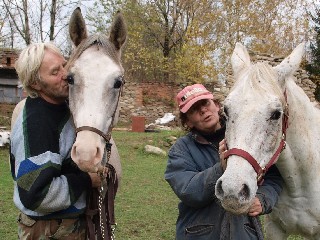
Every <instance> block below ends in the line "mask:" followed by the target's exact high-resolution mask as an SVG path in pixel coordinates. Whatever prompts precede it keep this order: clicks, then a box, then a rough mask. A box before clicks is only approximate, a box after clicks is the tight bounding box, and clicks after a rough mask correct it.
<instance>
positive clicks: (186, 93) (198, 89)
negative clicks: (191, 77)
mask: <svg viewBox="0 0 320 240" xmlns="http://www.w3.org/2000/svg"><path fill="white" fill-rule="evenodd" d="M202 99H213V95H212V93H211V92H209V91H208V90H207V89H206V88H205V87H204V86H203V85H202V84H194V85H191V86H187V87H185V88H184V89H182V90H181V91H180V92H179V93H178V95H177V96H176V101H177V103H178V106H179V109H180V112H182V113H186V112H187V111H188V110H189V109H190V108H191V106H192V105H193V104H194V103H196V102H197V101H199V100H202Z"/></svg>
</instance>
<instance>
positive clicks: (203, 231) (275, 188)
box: [165, 129, 283, 240]
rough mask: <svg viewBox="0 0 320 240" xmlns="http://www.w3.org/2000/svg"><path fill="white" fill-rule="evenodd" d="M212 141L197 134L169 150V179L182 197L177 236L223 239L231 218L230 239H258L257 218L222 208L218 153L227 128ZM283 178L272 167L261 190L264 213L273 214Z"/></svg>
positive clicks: (180, 238) (179, 238) (166, 175)
mask: <svg viewBox="0 0 320 240" xmlns="http://www.w3.org/2000/svg"><path fill="white" fill-rule="evenodd" d="M216 135H217V136H216V137H215V136H213V139H214V141H213V142H211V141H210V142H208V141H206V139H205V138H203V137H202V136H200V135H197V134H195V133H188V134H187V135H186V136H183V137H181V138H179V139H178V140H177V142H176V143H175V144H174V145H173V146H172V147H171V149H170V150H169V154H168V155H169V159H168V164H167V169H166V172H165V179H166V180H167V181H168V183H169V184H170V186H171V188H172V189H173V191H174V192H175V194H176V195H177V196H178V198H179V199H180V200H181V202H180V203H179V206H178V207H179V216H178V219H177V224H176V239H177V240H182V239H188V240H193V239H194V240H209V239H210V240H215V239H220V233H221V227H222V221H223V220H224V221H228V223H227V224H229V226H230V232H229V233H228V235H229V236H228V239H236V240H242V239H244V240H247V239H258V236H257V233H256V231H255V229H254V224H253V222H252V221H253V218H252V217H249V216H247V215H233V214H231V213H227V214H226V211H225V210H224V209H223V208H222V206H221V204H220V202H219V201H218V199H217V198H216V197H215V184H216V181H217V180H218V179H219V178H220V177H221V175H222V174H223V171H222V168H221V165H220V159H219V154H218V143H219V141H221V140H222V139H223V138H224V129H221V131H220V133H216ZM282 182H283V180H282V177H281V175H280V173H279V171H278V169H277V168H276V166H272V167H271V168H270V169H269V171H268V173H267V174H266V176H265V180H264V183H263V185H262V186H260V187H259V189H258V191H257V197H258V198H259V200H260V202H261V204H262V208H263V214H266V213H270V212H271V211H272V208H273V207H274V205H275V204H276V202H277V200H278V196H279V194H280V192H281V190H282Z"/></svg>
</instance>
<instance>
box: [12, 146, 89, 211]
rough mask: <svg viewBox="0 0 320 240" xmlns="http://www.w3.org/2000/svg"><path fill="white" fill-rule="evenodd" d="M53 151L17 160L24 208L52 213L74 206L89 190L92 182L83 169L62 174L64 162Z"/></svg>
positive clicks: (17, 180) (17, 179)
mask: <svg viewBox="0 0 320 240" xmlns="http://www.w3.org/2000/svg"><path fill="white" fill-rule="evenodd" d="M59 158H60V156H59V155H58V154H54V153H51V152H46V153H43V154H41V155H39V156H35V157H30V158H28V159H22V160H21V159H16V161H18V162H20V161H21V163H20V164H18V169H17V176H16V182H17V186H18V191H19V196H20V201H21V203H22V204H23V205H24V207H25V208H27V209H30V210H33V211H37V212H40V213H52V212H56V211H59V210H63V209H66V208H68V207H70V206H72V205H73V204H74V203H75V202H76V201H77V200H78V199H79V197H80V195H81V194H82V193H83V192H85V191H86V190H88V189H89V188H90V185H91V180H90V177H89V175H88V173H84V172H81V171H80V170H76V169H75V170H74V171H70V172H69V173H66V174H61V168H62V161H61V159H59Z"/></svg>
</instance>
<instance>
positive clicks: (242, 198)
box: [238, 184, 250, 201]
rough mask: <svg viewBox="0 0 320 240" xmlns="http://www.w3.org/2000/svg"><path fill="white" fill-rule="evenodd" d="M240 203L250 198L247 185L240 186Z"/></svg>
mask: <svg viewBox="0 0 320 240" xmlns="http://www.w3.org/2000/svg"><path fill="white" fill-rule="evenodd" d="M238 197H239V200H240V201H246V200H248V199H249V197H250V189H249V187H248V185H247V184H242V188H241V190H240V192H239V194H238Z"/></svg>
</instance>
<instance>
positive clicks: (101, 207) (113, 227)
mask: <svg viewBox="0 0 320 240" xmlns="http://www.w3.org/2000/svg"><path fill="white" fill-rule="evenodd" d="M109 136H110V134H108V137H109ZM110 137H111V136H110ZM111 146H112V144H111V143H110V142H109V141H108V142H107V143H106V148H105V149H106V166H107V165H109V159H110V156H111ZM106 170H107V167H104V169H103V171H102V172H100V178H101V181H102V182H103V181H104V179H105V174H106ZM109 171H111V169H109ZM108 174H112V173H110V172H108ZM109 180H110V179H109ZM111 180H113V179H111ZM107 190H108V189H107ZM105 194H106V192H105V191H104V187H103V184H101V187H100V188H99V197H98V210H99V220H100V229H101V236H102V239H105V225H106V224H105V222H106V221H107V219H104V216H105V214H103V212H104V210H105V209H104V204H103V201H104V199H105V197H106V196H105ZM108 215H110V213H108ZM109 219H110V216H109ZM108 222H109V224H110V228H111V229H110V230H111V240H115V230H116V224H115V223H114V224H111V223H110V220H109V221H108Z"/></svg>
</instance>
